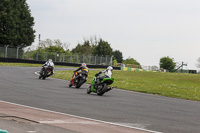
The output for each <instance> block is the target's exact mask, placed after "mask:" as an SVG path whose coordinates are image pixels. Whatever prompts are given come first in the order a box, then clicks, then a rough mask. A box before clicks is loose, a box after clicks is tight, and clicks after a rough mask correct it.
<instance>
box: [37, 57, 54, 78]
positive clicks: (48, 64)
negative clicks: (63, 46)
mask: <svg viewBox="0 0 200 133" xmlns="http://www.w3.org/2000/svg"><path fill="white" fill-rule="evenodd" d="M44 66H48V67H50V69H51V73H50V74H49V75H47V77H49V76H51V75H53V74H54V63H53V60H52V59H49V60H48V61H47V62H45V64H43V65H42V68H41V71H40V73H42V71H44V69H45V68H44Z"/></svg>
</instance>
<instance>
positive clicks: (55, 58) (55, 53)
mask: <svg viewBox="0 0 200 133" xmlns="http://www.w3.org/2000/svg"><path fill="white" fill-rule="evenodd" d="M56 57H57V51H56V53H55V61H56Z"/></svg>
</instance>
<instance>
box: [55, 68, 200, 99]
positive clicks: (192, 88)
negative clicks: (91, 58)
mask: <svg viewBox="0 0 200 133" xmlns="http://www.w3.org/2000/svg"><path fill="white" fill-rule="evenodd" d="M98 72H99V71H97V70H93V71H90V72H89V75H88V79H89V80H88V81H87V82H86V83H91V81H92V79H93V76H94V75H95V73H98ZM72 74H73V71H72V70H68V71H56V72H55V74H54V75H53V77H54V78H59V79H64V80H71V77H72ZM113 78H114V79H115V82H114V83H113V84H112V86H117V88H120V89H124V90H130V91H137V92H143V93H149V94H155V95H162V96H167V97H174V98H181V99H188V100H196V101H200V75H199V74H182V73H153V72H134V71H117V70H114V71H113Z"/></svg>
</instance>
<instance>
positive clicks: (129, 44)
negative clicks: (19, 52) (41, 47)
mask: <svg viewBox="0 0 200 133" xmlns="http://www.w3.org/2000/svg"><path fill="white" fill-rule="evenodd" d="M27 3H28V5H29V9H30V10H31V15H32V16H33V17H34V22H35V25H34V27H33V28H34V30H36V33H35V35H36V38H35V42H34V43H33V45H38V42H39V39H38V36H39V34H40V35H41V38H40V39H41V40H46V39H51V40H55V39H59V40H60V41H61V42H63V43H70V46H69V49H70V50H71V49H73V48H75V47H76V46H77V44H78V43H83V41H84V38H86V39H89V38H90V37H94V36H96V37H97V38H102V39H103V40H104V41H107V42H108V43H109V44H110V46H111V47H112V49H113V50H120V51H121V52H122V54H123V59H127V58H129V57H130V58H134V59H135V60H137V61H138V62H139V63H140V64H141V65H145V66H154V65H156V66H159V61H160V58H162V57H166V56H169V57H170V58H173V59H174V62H177V63H181V62H184V63H187V66H186V67H184V68H185V69H194V70H198V68H197V67H196V64H197V63H198V62H197V59H198V58H199V57H200V8H199V5H200V0H27Z"/></svg>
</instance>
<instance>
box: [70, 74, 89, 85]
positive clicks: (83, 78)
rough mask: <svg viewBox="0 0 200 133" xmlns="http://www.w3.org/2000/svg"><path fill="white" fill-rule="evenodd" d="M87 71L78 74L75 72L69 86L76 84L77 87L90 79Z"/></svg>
mask: <svg viewBox="0 0 200 133" xmlns="http://www.w3.org/2000/svg"><path fill="white" fill-rule="evenodd" d="M87 76H88V75H87V74H86V73H79V74H78V75H77V76H76V75H75V73H74V74H73V76H72V80H71V81H70V83H69V87H72V86H75V88H80V87H81V85H83V84H84V83H85V82H86V81H87V80H88V79H87Z"/></svg>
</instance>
